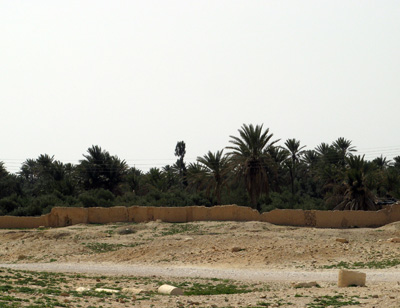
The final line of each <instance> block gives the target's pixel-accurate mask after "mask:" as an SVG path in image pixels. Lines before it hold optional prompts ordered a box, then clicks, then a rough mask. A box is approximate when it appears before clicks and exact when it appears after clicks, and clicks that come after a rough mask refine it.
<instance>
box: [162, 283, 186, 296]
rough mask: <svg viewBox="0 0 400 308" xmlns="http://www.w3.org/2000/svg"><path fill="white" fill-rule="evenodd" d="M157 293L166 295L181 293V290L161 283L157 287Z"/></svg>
mask: <svg viewBox="0 0 400 308" xmlns="http://www.w3.org/2000/svg"><path fill="white" fill-rule="evenodd" d="M158 293H161V294H168V295H183V291H182V289H180V288H177V287H174V286H170V285H168V284H163V285H162V286H160V287H159V288H158Z"/></svg>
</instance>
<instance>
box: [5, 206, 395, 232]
mask: <svg viewBox="0 0 400 308" xmlns="http://www.w3.org/2000/svg"><path fill="white" fill-rule="evenodd" d="M152 220H161V221H164V222H191V221H227V220H229V221H263V222H269V223H273V224H276V225H287V226H306V227H317V228H350V227H359V228H361V227H379V226H383V225H385V224H388V223H391V222H395V221H400V204H394V205H392V206H387V207H386V208H384V209H383V210H380V211H377V212H364V211H314V210H287V209H286V210H273V211H271V212H268V213H263V214H259V213H258V212H257V211H256V210H253V209H251V208H249V207H243V206H237V205H224V206H214V207H204V206H188V207H143V206H132V207H128V208H127V207H123V206H116V207H112V208H99V207H93V208H74V207H72V208H53V209H52V210H51V212H50V213H49V214H46V215H43V216H40V217H15V216H0V228H3V229H5V228H37V227H40V226H43V227H65V226H69V225H75V224H79V223H99V224H105V223H115V222H146V221H152Z"/></svg>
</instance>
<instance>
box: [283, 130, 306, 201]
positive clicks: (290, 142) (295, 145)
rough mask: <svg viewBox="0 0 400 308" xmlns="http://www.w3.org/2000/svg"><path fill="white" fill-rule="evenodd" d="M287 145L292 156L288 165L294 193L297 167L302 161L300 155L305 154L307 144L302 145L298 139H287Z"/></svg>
mask: <svg viewBox="0 0 400 308" xmlns="http://www.w3.org/2000/svg"><path fill="white" fill-rule="evenodd" d="M285 146H286V148H287V150H288V151H289V153H290V158H289V160H288V161H287V166H288V168H289V174H290V184H291V187H292V195H294V193H295V189H294V180H295V179H296V167H297V164H298V163H299V161H300V157H301V155H302V154H303V151H302V150H303V149H304V148H305V146H302V147H301V146H300V140H296V139H294V138H293V139H287V140H286V142H285Z"/></svg>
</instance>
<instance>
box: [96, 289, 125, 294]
mask: <svg viewBox="0 0 400 308" xmlns="http://www.w3.org/2000/svg"><path fill="white" fill-rule="evenodd" d="M94 290H95V291H96V292H107V293H119V291H118V290H113V289H104V288H97V289H94Z"/></svg>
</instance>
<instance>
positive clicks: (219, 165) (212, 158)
mask: <svg viewBox="0 0 400 308" xmlns="http://www.w3.org/2000/svg"><path fill="white" fill-rule="evenodd" d="M222 153H223V150H221V151H217V152H216V153H215V154H214V153H212V152H211V151H209V152H208V153H207V154H206V155H204V156H203V157H197V161H198V162H199V163H200V164H202V165H203V166H204V174H205V178H206V180H208V181H207V192H210V191H214V195H215V197H216V198H217V203H218V204H222V200H221V191H222V188H223V186H224V185H226V182H227V177H226V175H227V173H228V158H227V156H225V155H222Z"/></svg>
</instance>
